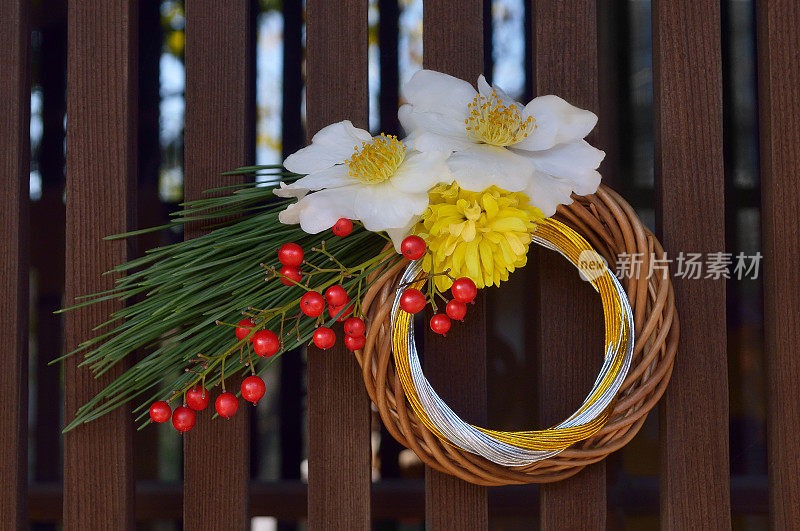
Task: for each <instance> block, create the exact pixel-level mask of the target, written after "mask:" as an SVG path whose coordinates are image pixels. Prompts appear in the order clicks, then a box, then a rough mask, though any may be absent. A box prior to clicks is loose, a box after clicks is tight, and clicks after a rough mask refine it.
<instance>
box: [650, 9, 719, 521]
mask: <svg viewBox="0 0 800 531" xmlns="http://www.w3.org/2000/svg"><path fill="white" fill-rule="evenodd" d="M652 16H653V98H654V112H655V116H654V134H655V161H656V162H655V175H656V205H657V206H656V223H657V225H658V232H659V234H660V236H661V241H662V242H663V244H664V247H665V249H667V251H668V253H669V256H670V258H672V259H673V260H674V259H675V258H676V257H677V256H678V255H679V253H681V252H687V253H688V252H693V253H709V252H720V251H723V250H724V249H725V234H724V232H725V231H724V223H725V212H724V197H723V196H724V176H723V154H722V68H721V44H720V38H719V36H720V6H719V2H715V1H713V0H669V1H665V0H656V1H654V2H653V8H652ZM675 266H676V264H675V263H673V275H674V273H675ZM673 283H674V286H675V296H676V302H675V304H676V305H677V307H678V312H679V313H680V317H681V321H682V322H684V323H691V326H686V327H683V329H682V330H681V339H680V345H679V347H678V356H677V357H676V359H675V368H674V370H673V373H672V379H671V380H670V385H669V387H668V388H667V391H666V394H665V395H664V399H663V401H662V402H661V409H660V412H659V421H660V444H661V458H660V467H661V473H660V476H661V525H662V527H664V528H665V529H692V528H695V529H699V528H702V529H710V528H719V529H730V525H731V519H730V487H729V483H730V482H729V477H728V476H729V460H728V382H727V359H726V357H727V353H726V342H727V334H726V319H725V313H726V312H725V282H724V281H722V280H711V279H708V280H700V279H697V280H689V279H682V278H673Z"/></svg>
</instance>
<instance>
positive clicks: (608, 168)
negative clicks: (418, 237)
mask: <svg viewBox="0 0 800 531" xmlns="http://www.w3.org/2000/svg"><path fill="white" fill-rule="evenodd" d="M33 3H34V6H35V7H34V31H33V33H32V35H31V40H32V44H33V68H32V73H33V74H32V83H33V87H32V92H31V126H30V131H31V147H32V150H31V154H32V155H31V159H32V160H31V168H32V170H31V175H30V198H31V225H32V227H31V232H32V234H34V235H35V237H34V238H32V240H31V265H32V268H31V282H30V287H31V301H32V304H31V329H30V330H31V336H30V387H29V389H30V393H31V396H30V410H29V423H30V429H29V437H30V440H29V454H28V455H29V477H30V482H31V496H32V497H31V513H32V514H33V518H34V520H33V521H32V524H31V525H32V527H33V528H34V529H43V530H44V529H55V528H57V527H58V522H52V521H48V519H49V518H50V517H49V516H48V515H49V514H50V513H49V512H48V511H47V510H46V508H45V507H44V506H42V505H41V504H44V503H46V500H52V497H48V495H49V493H52V492H54V491H56V490H57V488H58V482H59V481H60V477H59V476H60V474H61V470H62V467H61V437H60V430H61V426H62V425H63V420H64V419H63V405H62V402H63V400H62V397H63V386H62V381H61V379H62V375H61V369H60V367H59V366H49V365H48V362H49V361H50V360H52V359H53V358H55V357H57V356H58V355H60V354H61V353H62V351H63V341H62V322H61V317H60V316H56V315H54V314H53V312H54V311H55V310H57V309H58V308H60V307H61V306H62V304H63V302H64V301H63V290H64V277H63V271H64V230H63V229H64V215H65V214H64V149H65V147H64V146H65V136H64V135H65V123H66V116H65V108H66V102H65V84H66V50H67V48H66V33H67V24H66V1H65V0H33ZM140 3H141V8H140V28H141V29H140V37H139V46H140V57H139V62H140V73H139V74H140V79H139V85H140V86H139V98H140V100H139V109H140V116H139V176H138V179H139V190H138V202H139V203H138V208H139V213H138V224H139V225H140V226H150V225H154V224H160V223H162V222H163V221H164V220H165V219H166V217H167V215H168V213H169V212H170V211H172V210H175V209H177V208H178V203H179V202H180V201H181V200H182V194H183V124H184V120H183V115H184V63H183V57H184V42H185V36H184V3H183V2H182V1H176V0H163V1H159V0H142V1H141V2H140ZM257 4H258V9H257V10H256V12H257V15H256V17H257V18H256V20H254V21H253V23H254V24H255V25H256V27H257V55H256V61H257V81H256V83H257V85H256V93H257V109H258V110H257V112H258V116H257V121H256V123H257V131H256V133H257V146H256V160H255V161H254V162H255V163H257V164H271V163H280V161H281V160H282V159H283V157H284V156H285V155H286V154H288V153H291V152H293V151H295V150H296V149H298V148H300V147H302V145H303V144H304V142H305V133H304V125H303V124H304V121H305V108H304V104H303V100H304V95H303V92H304V83H303V78H304V40H305V27H304V7H303V2H301V1H297V2H290V1H288V0H285V1H284V2H281V1H280V0H260V1H259V2H257ZM598 4H599V6H600V8H599V9H600V13H599V18H598V20H599V24H600V27H599V33H600V37H599V38H600V50H601V52H600V53H601V63H600V72H601V79H600V92H601V97H600V101H601V109H600V113H599V114H600V119H601V121H603V122H604V123H610V124H613V128H614V129H615V130H616V131H617V132H618V133H617V135H616V138H617V140H616V141H615V143H614V144H613V145H608V144H604V145H603V142H602V140H601V141H600V143H601V147H602V148H603V149H605V150H606V152H607V158H606V161H605V162H604V164H603V166H602V167H601V172H602V173H603V174H604V179H605V181H606V182H607V183H608V184H610V185H611V186H613V187H614V188H616V189H617V190H618V191H620V192H621V193H622V194H623V196H625V197H626V198H627V199H628V200H629V201H630V202H631V203H632V204H633V206H634V207H635V208H636V209H637V211H638V213H639V215H640V216H641V217H642V219H643V220H644V221H645V222H646V223H647V224H648V225H649V226H650V227H651V228H653V225H654V211H653V124H652V115H653V113H652V97H653V95H652V70H651V26H650V2H649V1H646V0H618V1H612V0H604V1H600V2H598ZM753 4H754V2H753V1H750V0H722V1H721V6H722V16H723V35H722V50H723V76H724V83H725V94H724V111H725V124H724V132H725V150H726V152H725V171H726V180H727V182H726V220H727V221H726V223H727V244H726V247H727V249H726V251H727V252H731V253H738V252H740V251H741V252H745V253H746V254H754V253H756V252H757V251H759V250H760V242H759V234H760V226H759V222H760V217H759V205H760V196H759V187H758V168H757V163H758V159H757V143H756V139H757V131H756V128H755V117H756V112H757V110H756V108H755V97H756V94H755V75H754V58H755V33H754V5H753ZM485 14H486V15H487V16H485V17H484V20H485V28H484V35H485V43H486V46H485V52H484V64H485V71H486V76H487V78H490V80H491V81H493V82H495V83H497V84H499V85H500V86H501V87H502V88H503V89H504V90H505V91H506V92H508V93H509V94H510V95H512V96H514V97H516V98H518V99H521V100H525V101H527V100H529V99H530V98H531V97H532V96H533V95H532V94H531V92H532V89H531V87H532V79H531V72H530V67H529V65H530V64H531V59H530V57H531V49H530V44H529V43H530V38H529V33H530V30H529V28H530V27H531V20H530V16H531V14H530V10H529V7H528V5H527V2H524V1H523V0H486V1H485ZM423 31H424V28H423V23H422V0H370V8H369V58H370V63H369V90H370V124H369V125H370V128H371V130H372V131H373V133H376V132H380V131H383V132H386V133H392V134H398V133H401V132H400V131H399V125H398V122H397V117H396V111H397V105H398V99H399V90H398V87H399V86H400V85H401V84H402V83H403V82H404V81H406V80H408V79H409V78H410V77H411V75H412V74H413V73H414V72H415V71H416V70H418V69H420V68H421V67H422V33H423ZM108 32H109V38H113V35H114V28H113V27H109V28H108ZM181 238H182V234H180V233H179V232H173V233H168V234H161V235H155V236H149V237H148V238H146V239H145V238H142V239H141V241H140V242H139V245H140V249H139V251H140V252H143V251H144V249H146V248H148V247H152V246H154V245H160V244H164V243H168V242H169V241H170V240H172V241H176V240H179V239H181ZM527 274H531V272H528V273H527ZM727 282H728V286H727V300H728V353H729V384H730V456H731V462H730V467H731V474H732V475H731V477H732V489H731V494H732V506H733V512H734V518H733V521H734V526H735V527H736V528H737V529H763V528H766V525H767V518H766V512H767V494H766V492H767V489H766V487H767V479H766V447H765V396H764V372H763V363H764V360H763V344H762V333H761V325H762V310H761V284H760V279H746V280H729V281H727ZM524 284H525V276H524V275H517V277H514V278H512V280H511V281H510V282H508V283H507V285H505V286H503V287H502V288H501V289H499V290H492V291H491V296H490V301H489V303H490V304H489V308H490V314H489V315H490V318H489V322H490V339H489V341H490V342H489V345H490V359H489V363H488V389H489V401H490V402H489V419H490V424H491V425H492V426H493V427H502V428H509V429H521V428H523V427H526V426H527V427H530V426H532V425H534V423H535V419H534V413H533V412H534V411H535V410H536V404H535V402H534V397H535V394H536V393H534V392H532V391H533V389H535V385H536V382H535V375H536V368H535V366H534V360H532V359H528V356H526V351H527V348H526V344H527V342H528V341H530V340H531V339H530V338H529V337H526V332H525V324H526V315H525V311H524V307H525V303H526V297H527V296H528V295H527V294H526V291H525V289H524ZM520 288H523V289H520ZM262 376H264V377H265V381H266V382H267V395H266V398H265V399H264V400H262V401H261V402H260V403H259V404H258V414H257V415H253V416H252V422H253V425H252V430H251V439H252V440H251V460H252V462H251V474H252V478H253V480H255V481H259V482H270V481H277V480H289V481H295V482H301V481H303V480H304V475H305V470H306V463H305V457H306V450H305V440H306V437H305V425H306V423H305V370H304V360H303V353H302V352H293V353H287V354H285V355H284V356H283V357H282V359H281V360H280V363H276V364H274V365H273V366H272V367H271V368H270V370H269V372H268V373H267V374H265V375H262ZM698 377H700V378H702V375H698ZM501 390H502V392H501ZM657 416H658V413H657V411H656V410H654V411H653V412H652V413H651V415H650V417H649V418H648V421H647V423H646V424H645V426H644V428H643V429H642V430H641V432H640V433H639V435H638V436H637V437H636V438H635V439H634V440H633V441H632V442H631V443H630V444H629V445H628V446H626V447H625V448H624V449H623V450H622V451H620V452H618V453H617V454H615V455H613V456H612V457H611V458H610V459H609V460H608V500H609V515H608V516H609V527H612V528H615V529H616V528H625V529H651V528H655V527H657V525H658V480H657V471H658V457H659V456H658V443H657V434H658V420H657ZM136 438H137V439H136V441H135V448H136V452H135V459H136V472H137V477H138V479H139V480H140V481H141V482H142V484H143V485H150V486H151V487H153V488H157V487H154V486H157V485H161V484H168V483H170V482H179V481H180V480H181V474H182V455H181V452H182V441H181V438H180V437H179V436H177V435H176V434H175V432H174V430H172V429H171V427H170V426H158V427H155V426H151V427H148V428H147V429H145V430H143V431H140V432H137V433H136ZM373 454H374V459H373V479H374V481H398V480H403V481H406V482H408V483H407V484H408V485H411V486H412V487H411V488H412V490H413V488H414V486H415V485H416V486H418V488H419V489H420V492H421V489H422V477H423V473H424V469H423V467H422V465H421V463H420V462H419V460H418V459H417V458H416V456H415V455H414V454H413V453H412V452H410V451H409V450H405V449H403V448H402V447H400V446H399V445H398V444H397V443H396V442H395V441H394V440H393V439H392V438H391V437H389V436H388V435H387V434H386V433H385V431H383V430H382V429H381V427H380V422H378V420H377V418H376V419H375V422H374V429H373ZM527 492H529V493H530V494H529V497H527V496H526V497H523V498H522V499H523V502H524V500H526V499H527V500H528V502H524V503H526V504H528V503H529V504H530V505H531V506H534V505H536V504H537V503H538V502H537V500H538V495H537V493H536V487H535V486H531V487H530V488H529V491H527ZM398 503H400V502H398ZM37 504H39V506H37ZM492 505H494V507H492ZM511 505H513V504H510V503H508V502H503V500H498V499H497V497H494V498H492V497H490V515H491V517H490V524H491V528H492V529H497V530H503V529H535V528H536V526H537V521H536V516H535V510H527V509H525V508H519V507H518V508H514V507H510V506H511ZM138 525H140V526H141V528H142V529H154V530H155V529H159V530H160V529H164V530H166V529H179V528H180V527H181V524H180V522H179V521H171V520H164V519H156V520H152V521H147V522H139V523H138ZM303 527H304V523H303V521H302V519H301V518H299V519H298V520H296V521H295V520H286V521H284V520H281V521H278V520H276V519H274V518H271V517H269V516H255V517H254V518H253V529H257V530H273V529H282V530H290V529H302V528H303ZM375 527H376V528H378V529H386V530H412V529H423V528H424V523H423V522H422V520H421V519H420V520H413V519H411V520H409V519H402V520H397V519H386V520H377V521H376V523H375Z"/></svg>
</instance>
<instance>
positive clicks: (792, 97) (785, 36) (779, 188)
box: [757, 0, 800, 529]
mask: <svg viewBox="0 0 800 531" xmlns="http://www.w3.org/2000/svg"><path fill="white" fill-rule="evenodd" d="M757 17H758V77H759V93H758V101H759V110H760V124H759V130H760V132H761V139H760V149H761V198H762V199H761V219H762V248H763V250H764V253H763V254H764V335H765V344H766V360H767V395H768V410H767V424H768V430H767V434H768V437H767V446H768V453H769V494H770V524H771V527H772V528H773V529H789V528H791V527H792V526H796V525H797V523H798V522H800V505H798V503H797V500H798V499H800V476H798V474H797V467H798V463H800V446H798V444H797V433H798V430H800V386H798V385H797V382H798V381H800V357H798V356H797V343H798V340H800V318H798V317H799V315H798V312H797V309H798V308H800V295H799V292H798V290H797V286H798V285H800V268H798V266H797V257H798V256H800V243H799V242H798V239H797V237H796V236H794V235H795V234H796V227H795V226H794V225H795V224H796V220H797V219H798V218H800V206H798V200H797V198H798V196H800V179H798V176H797V168H798V166H800V90H798V87H799V86H800V64H798V61H797V50H798V49H800V34H798V31H797V28H798V27H799V26H800V6H798V4H797V2H794V1H791V0H783V1H770V2H765V1H762V2H759V3H758V13H757Z"/></svg>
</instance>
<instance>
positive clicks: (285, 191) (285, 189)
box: [272, 181, 311, 199]
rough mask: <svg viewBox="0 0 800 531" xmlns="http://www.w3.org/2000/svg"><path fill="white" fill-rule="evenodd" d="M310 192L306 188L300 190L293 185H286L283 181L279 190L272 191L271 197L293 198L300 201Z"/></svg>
mask: <svg viewBox="0 0 800 531" xmlns="http://www.w3.org/2000/svg"><path fill="white" fill-rule="evenodd" d="M310 191H311V190H309V189H308V188H300V187H298V186H295V185H294V184H286V183H285V182H283V181H281V183H280V188H273V189H272V193H273V195H277V196H278V197H294V198H296V199H300V198H301V197H303V196H305V195H306V194H307V193H308V192H310Z"/></svg>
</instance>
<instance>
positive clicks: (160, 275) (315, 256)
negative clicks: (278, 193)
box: [55, 166, 399, 432]
mask: <svg viewBox="0 0 800 531" xmlns="http://www.w3.org/2000/svg"><path fill="white" fill-rule="evenodd" d="M280 170H281V169H280V167H278V166H250V167H246V168H240V169H239V170H236V171H235V172H229V173H228V174H250V175H253V174H256V175H268V176H269V177H270V178H271V179H272V181H271V182H270V185H267V186H265V185H263V183H262V184H259V183H248V184H240V185H234V186H230V187H223V188H218V189H215V190H214V191H215V192H217V193H219V192H224V193H225V194H227V195H222V196H220V197H204V198H202V199H198V200H195V201H188V202H186V203H184V204H183V205H182V206H183V207H184V208H183V210H180V211H179V212H176V213H174V214H173V219H172V220H171V221H170V222H169V223H168V224H165V225H161V226H158V227H153V228H149V229H140V230H135V231H131V232H127V233H125V234H118V235H115V236H110V237H108V238H107V239H122V238H130V237H133V236H138V235H141V234H146V233H149V232H154V231H159V230H168V229H170V228H173V227H175V226H178V225H184V224H186V223H197V222H200V223H202V225H203V226H205V227H212V228H213V230H210V231H208V232H204V233H203V234H202V235H201V236H199V237H197V238H193V239H190V240H186V241H183V242H179V243H175V244H171V245H166V246H163V247H158V248H156V249H151V250H150V251H148V252H147V253H146V254H145V256H143V257H140V258H136V259H134V260H131V261H129V262H127V263H126V264H121V265H119V266H117V267H115V268H114V269H112V270H111V271H109V273H114V274H122V276H121V277H120V278H119V279H117V280H116V283H115V287H114V288H113V289H111V290H106V291H103V292H99V293H95V294H91V295H86V296H83V297H80V298H78V299H77V300H76V302H75V304H74V305H73V306H71V307H69V308H65V309H64V310H60V311H61V312H63V311H69V310H74V309H76V308H81V307H84V306H88V305H91V304H95V303H98V302H101V301H105V300H109V299H117V300H120V301H124V302H125V303H126V305H125V306H124V307H122V308H121V309H119V310H117V311H116V312H114V313H113V314H111V315H110V316H109V317H108V320H107V321H106V322H104V323H100V324H99V326H98V327H97V328H96V331H97V332H98V334H97V335H96V336H95V337H93V338H87V340H86V341H84V342H83V343H81V344H80V345H79V346H78V348H77V349H75V350H74V351H72V352H70V353H69V354H67V355H66V356H64V357H62V358H59V359H58V360H55V361H60V360H62V359H64V358H65V357H68V356H72V355H76V354H82V355H83V356H84V360H83V362H82V365H87V366H89V367H90V368H91V370H92V371H93V372H94V373H95V375H97V376H99V375H101V374H103V373H105V372H107V371H108V370H110V369H111V368H112V367H114V366H116V365H117V364H118V363H120V362H122V361H123V360H125V359H126V358H128V357H129V356H131V355H133V353H135V352H142V351H143V352H147V353H148V354H147V355H146V357H144V358H143V359H142V360H141V361H139V362H137V363H135V364H133V366H131V367H130V368H129V369H128V370H126V371H125V372H124V373H123V374H122V375H121V376H119V377H118V378H117V379H116V380H114V381H113V382H112V383H111V384H110V385H109V386H108V387H106V388H105V389H103V390H102V391H100V393H98V394H97V395H96V396H95V397H93V398H92V399H91V400H89V402H87V403H86V404H84V405H83V406H82V407H81V408H79V409H78V411H77V413H76V415H75V418H74V419H72V420H71V421H70V423H69V424H68V425H67V426H66V427H65V428H64V431H65V432H66V431H69V430H71V429H73V428H75V427H76V426H78V425H80V424H82V423H85V422H89V421H91V420H94V419H96V418H98V417H100V416H102V415H104V414H105V413H108V412H109V411H111V410H113V409H115V408H117V407H119V406H121V405H122V404H125V403H127V402H129V401H131V400H137V401H138V402H139V404H140V405H139V406H138V407H137V408H136V410H135V411H136V412H138V413H139V416H138V420H140V421H144V423H145V424H146V423H147V421H148V418H149V417H148V408H149V405H150V404H151V403H152V402H153V401H155V400H168V399H170V398H172V399H173V400H175V401H179V400H181V399H182V397H181V396H180V394H179V392H180V391H181V390H183V389H185V388H187V387H188V386H190V385H192V384H193V383H195V382H196V381H197V380H199V379H200V376H199V375H198V374H196V373H194V372H187V370H186V369H190V370H191V371H201V370H202V366H201V364H200V362H199V361H197V359H198V354H203V355H205V356H209V357H212V358H211V360H209V361H208V364H209V365H208V368H209V369H210V371H209V372H208V374H207V375H206V377H205V385H206V387H208V388H211V387H213V386H215V385H218V384H219V383H220V379H221V376H222V365H223V364H222V363H221V358H219V357H218V358H216V359H215V358H213V357H214V356H220V355H221V354H224V353H226V352H227V353H228V355H227V356H226V357H225V363H224V366H225V369H224V370H225V377H226V379H227V378H228V377H229V376H236V379H237V380H238V376H240V375H242V374H244V373H245V372H247V371H249V368H248V367H247V366H246V365H245V364H244V362H246V361H247V359H248V357H247V346H246V343H247V340H243V341H241V342H239V343H237V342H236V339H235V336H234V334H233V330H231V329H230V327H228V326H224V325H220V326H218V325H216V324H215V322H216V321H217V320H219V321H222V322H226V323H237V322H238V321H239V320H241V319H242V311H243V310H246V309H247V308H251V307H252V308H262V309H268V308H280V307H285V308H284V310H285V312H286V313H285V316H286V317H285V320H284V327H285V330H286V329H288V330H287V331H286V332H285V333H284V348H283V350H282V351H281V352H279V353H278V354H277V355H275V356H273V357H272V358H269V359H262V358H259V357H258V356H255V355H253V356H252V357H253V362H254V368H255V370H256V372H260V371H263V370H265V369H266V368H267V367H268V366H269V365H270V364H271V363H272V362H274V360H275V359H276V358H277V357H278V355H280V354H282V353H283V352H285V351H289V350H292V349H295V348H297V347H299V346H302V345H305V344H306V343H307V342H308V341H309V339H310V337H311V335H312V333H313V331H314V329H315V328H316V320H315V319H311V318H308V317H305V316H302V318H301V319H299V321H298V320H297V319H295V316H296V315H297V314H298V312H299V307H298V300H299V298H300V296H301V295H302V294H303V293H304V290H303V288H301V287H298V286H293V287H287V286H285V285H284V284H282V283H281V282H280V281H279V280H278V279H277V278H272V279H269V280H268V281H266V282H265V277H266V276H267V272H266V271H265V270H264V269H263V268H262V267H260V266H259V264H260V263H264V264H266V265H268V266H275V265H278V259H277V251H278V248H279V247H280V246H281V245H282V244H283V243H286V242H290V241H293V242H295V243H298V244H300V245H301V246H302V247H303V248H304V249H305V250H306V257H305V259H306V261H308V262H309V263H310V264H312V265H313V266H316V267H318V268H321V269H332V268H335V267H336V266H335V265H333V264H332V262H331V261H330V260H329V258H328V257H327V256H326V255H325V254H323V253H321V252H313V251H311V249H312V248H320V247H321V246H322V244H323V241H322V240H323V238H324V237H326V234H324V233H323V234H317V235H309V234H306V233H305V232H303V231H302V230H301V229H300V227H299V226H297V225H283V224H282V223H280V222H279V221H278V213H279V212H280V211H281V210H283V209H284V208H286V206H287V205H288V204H289V203H290V202H291V200H284V199H278V198H276V197H275V196H274V195H273V194H272V189H273V188H274V186H275V184H276V183H277V181H278V180H283V181H284V182H291V181H294V180H295V179H296V178H297V177H298V176H297V175H294V174H286V173H281V172H280ZM327 238H328V239H327V240H326V241H325V249H326V250H327V251H328V252H329V253H331V254H332V255H334V256H336V258H337V259H338V260H339V261H340V262H341V263H342V265H343V266H345V267H346V268H348V270H349V271H350V272H351V273H352V274H351V276H349V277H347V278H344V279H342V278H341V275H340V273H338V272H334V271H323V272H318V273H315V274H314V275H313V280H312V284H311V287H312V288H314V289H317V290H320V291H321V290H324V289H325V287H327V286H329V285H332V284H335V283H337V282H340V281H342V282H341V283H342V285H343V286H344V288H345V289H346V290H347V291H348V293H350V294H351V296H352V297H353V299H354V300H358V299H359V298H360V297H359V294H360V293H363V292H364V291H366V289H367V288H368V287H369V286H368V283H367V282H366V277H367V275H369V273H371V272H373V271H374V270H376V269H377V268H378V267H380V266H381V261H382V260H385V259H388V260H392V261H393V260H396V259H399V257H398V255H395V254H394V252H393V251H391V250H390V251H388V252H385V253H383V254H381V250H382V249H383V247H384V246H385V245H386V238H385V237H384V236H382V235H378V234H375V233H372V232H368V231H366V230H364V229H363V228H361V229H359V228H356V229H355V230H354V231H353V232H352V233H351V234H350V235H349V236H347V237H346V238H338V237H335V236H332V235H331V234H330V233H327ZM312 270H313V268H312V267H310V266H309V267H304V274H307V273H309V272H311V271H312ZM305 280H306V277H304V279H303V282H305ZM326 317H327V315H326ZM280 321H281V315H280V314H271V315H267V316H266V319H265V321H264V322H263V325H265V326H264V327H266V328H269V329H271V330H273V331H275V332H276V333H277V332H278V329H279V327H280ZM331 322H333V319H330V321H329V323H328V324H330V323H331ZM295 323H298V326H297V328H296V330H294V329H292V327H294V324H295ZM256 324H257V325H259V326H260V325H261V323H259V322H258V321H257V322H256ZM298 336H299V337H298ZM240 348H244V355H243V357H242V361H240V355H239V349H240ZM207 370H208V369H207ZM237 375H238V376H237ZM232 381H234V380H232ZM232 387H235V386H233V385H232ZM176 393H178V394H176Z"/></svg>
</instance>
